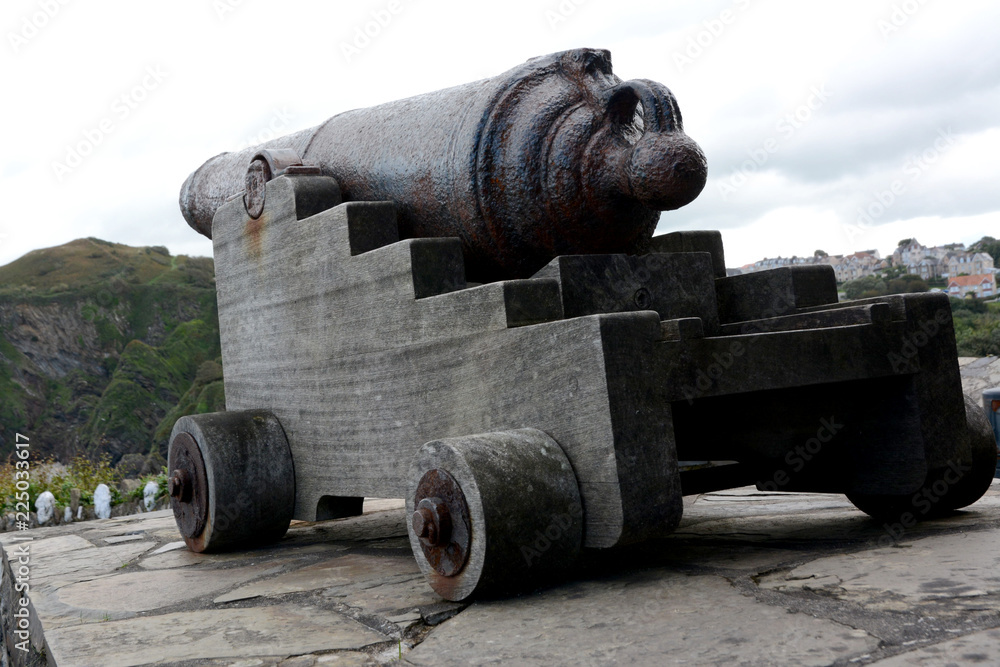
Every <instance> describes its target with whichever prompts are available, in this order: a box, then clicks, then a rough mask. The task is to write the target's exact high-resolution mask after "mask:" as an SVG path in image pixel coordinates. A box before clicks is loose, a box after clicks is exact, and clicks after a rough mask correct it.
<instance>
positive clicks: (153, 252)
mask: <svg viewBox="0 0 1000 667" xmlns="http://www.w3.org/2000/svg"><path fill="white" fill-rule="evenodd" d="M115 279H117V280H121V281H124V282H126V283H129V284H133V285H170V284H174V285H192V286H200V287H211V286H212V285H214V284H215V270H214V264H213V262H212V260H211V259H210V258H208V257H187V256H184V255H181V256H179V257H171V255H170V252H169V251H168V250H167V249H166V248H164V247H163V246H152V247H143V248H133V247H131V246H127V245H122V244H120V243H110V242H108V241H101V240H100V239H95V238H87V239H77V240H76V241H70V242H69V243H67V244H65V245H61V246H55V247H54V248H42V249H41V250H33V251H31V252H29V253H28V254H27V255H25V256H23V257H21V258H20V259H17V260H15V261H13V262H11V263H10V264H7V265H6V266H0V292H10V291H15V292H21V291H24V290H25V289H27V290H30V291H32V292H46V293H49V294H52V293H58V292H67V291H75V290H77V289H80V288H84V287H88V286H93V285H106V284H107V283H110V282H111V281H113V280H115Z"/></svg>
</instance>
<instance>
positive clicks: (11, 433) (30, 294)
mask: <svg viewBox="0 0 1000 667" xmlns="http://www.w3.org/2000/svg"><path fill="white" fill-rule="evenodd" d="M214 283H215V279H214V266H213V263H212V260H211V259H209V258H204V257H185V256H178V257H173V256H171V255H170V254H169V253H168V252H167V250H166V248H162V247H152V248H133V247H129V246H125V245H120V244H114V243H108V242H106V241H100V240H98V239H79V240H77V241H73V242H71V243H68V244H66V245H63V246H58V247H55V248H46V249H43V250H36V251H33V252H31V253H29V254H27V255H25V256H24V257H22V258H21V259H18V260H17V261H15V262H12V263H11V264H8V265H6V266H3V267H0V456H6V455H7V454H9V452H10V451H11V449H12V448H13V443H14V439H15V434H16V433H22V434H24V435H27V436H28V437H29V438H30V442H31V447H32V450H33V452H34V453H35V454H36V455H49V454H51V455H53V456H55V457H57V458H59V459H61V460H66V459H68V458H70V457H72V456H74V455H77V454H88V455H94V454H97V455H99V454H101V453H104V452H107V453H109V454H110V455H111V456H112V458H113V459H114V460H115V461H118V460H120V459H122V458H123V457H126V456H128V457H130V459H131V460H132V461H135V462H136V463H138V462H139V460H140V459H146V460H147V465H148V466H151V465H152V466H155V464H156V462H157V461H158V459H159V456H161V455H163V454H165V447H166V436H167V435H168V434H169V429H170V426H171V425H172V423H173V420H174V419H176V418H177V417H178V416H181V415H182V414H189V413H191V412H195V411H202V412H206V411H215V410H220V409H223V408H224V393H223V388H222V371H221V366H220V365H219V363H218V358H219V335H218V313H217V310H216V303H215V286H214ZM168 415H169V422H170V423H169V424H167V423H165V419H166V418H167V417H168ZM151 455H152V456H151Z"/></svg>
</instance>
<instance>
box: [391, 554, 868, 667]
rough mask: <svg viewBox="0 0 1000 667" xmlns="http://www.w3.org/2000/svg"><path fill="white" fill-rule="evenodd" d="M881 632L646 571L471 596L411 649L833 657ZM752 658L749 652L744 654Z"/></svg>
mask: <svg viewBox="0 0 1000 667" xmlns="http://www.w3.org/2000/svg"><path fill="white" fill-rule="evenodd" d="M877 645H878V640H877V639H876V638H875V637H872V636H870V635H869V634H868V633H866V632H865V631H864V630H856V629H854V628H851V627H849V626H847V625H843V624H841V623H837V622H833V621H828V620H824V619H817V618H813V617H812V616H808V615H805V614H789V613H788V612H787V611H786V610H785V609H782V608H781V607H773V606H765V605H760V604H758V603H756V602H755V601H754V600H753V598H751V597H747V596H744V595H742V594H740V592H739V591H737V590H735V589H734V588H733V586H732V584H730V583H729V582H728V581H726V580H725V579H723V578H722V577H718V576H714V575H685V574H678V573H676V572H674V571H670V570H651V571H646V572H643V573H641V574H637V575H631V576H626V577H621V578H616V579H614V580H611V581H592V582H583V583H574V584H568V585H564V586H561V587H559V588H556V589H554V590H550V591H547V592H545V593H543V594H541V595H538V596H534V597H531V598H527V599H518V600H513V601H502V602H491V603H486V604H478V605H473V607H471V608H470V609H468V610H466V611H465V612H463V613H462V614H459V615H458V616H457V617H456V618H454V619H452V620H451V621H448V622H447V623H446V624H445V625H443V626H442V627H441V628H440V629H438V630H436V631H435V632H433V633H432V634H431V635H430V636H429V637H428V638H427V639H426V640H425V641H424V642H423V643H422V644H420V646H418V647H417V648H416V649H414V650H413V652H412V653H410V655H409V658H408V659H409V661H410V662H411V663H413V664H417V665H438V664H441V663H440V656H441V655H447V656H449V658H450V659H451V660H453V661H454V663H453V664H467V665H482V664H505V663H510V664H515V663H516V664H522V665H551V664H560V663H564V662H569V661H571V662H572V663H573V664H575V665H608V664H613V663H619V662H621V663H627V662H633V661H634V662H637V663H639V664H642V663H645V662H646V661H648V660H650V659H651V658H652V657H653V656H660V658H661V660H663V662H662V664H670V663H672V662H674V660H675V659H677V658H678V657H680V656H683V660H684V661H686V662H689V663H691V664H700V665H705V664H708V665H715V664H719V665H735V664H789V665H816V666H819V665H829V664H832V663H833V662H835V661H837V660H839V659H850V658H854V657H857V656H860V655H865V654H867V653H870V652H871V651H872V650H874V649H875V648H876V647H877ZM748 658H750V660H749V661H748V660H747V659H748Z"/></svg>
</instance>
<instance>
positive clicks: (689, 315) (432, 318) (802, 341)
mask: <svg viewBox="0 0 1000 667" xmlns="http://www.w3.org/2000/svg"><path fill="white" fill-rule="evenodd" d="M263 194H264V196H263V202H264V205H263V209H262V211H261V213H260V215H259V216H257V217H256V218H255V217H252V216H251V215H250V214H248V212H247V209H246V204H245V201H244V199H243V198H234V199H232V200H231V201H229V202H228V203H227V204H225V205H223V206H222V207H221V208H220V209H219V210H218V212H217V213H216V215H215V220H214V230H213V237H214V244H215V259H216V271H217V284H218V295H219V313H220V327H221V334H222V344H223V361H224V367H225V370H226V403H227V407H228V408H229V412H227V413H222V414H224V415H226V416H227V417H226V419H227V420H228V421H226V424H227V426H225V428H223V427H222V426H220V423H221V422H220V421H219V420H220V419H221V418H222V417H220V415H199V416H191V417H186V418H184V419H183V420H181V421H179V422H178V424H177V426H176V427H175V429H174V434H173V436H172V440H171V452H170V462H171V467H172V469H173V467H174V466H175V465H176V466H177V472H176V473H175V474H174V479H175V481H174V482H172V484H171V493H172V495H173V505H174V509H175V513H176V515H177V517H178V525H179V526H180V527H181V530H182V532H183V533H184V536H185V539H186V540H187V542H188V544H189V545H190V546H191V548H193V549H197V550H214V549H222V548H232V547H234V546H237V545H250V544H254V543H259V542H262V541H266V540H273V539H277V538H278V537H280V535H281V534H282V533H283V532H284V530H285V529H286V528H287V526H288V522H289V521H290V520H291V518H293V517H294V518H297V519H304V520H317V519H328V518H337V517H343V516H350V515H353V514H358V513H360V511H361V501H362V499H363V497H365V496H375V497H396V498H398V497H404V498H406V502H407V511H408V517H409V532H410V542H411V546H412V547H413V551H414V555H415V557H416V559H417V561H418V563H419V564H420V567H421V569H422V570H423V571H424V572H425V574H426V575H427V578H428V581H429V583H430V584H431V585H432V586H433V587H434V589H435V590H436V591H437V592H438V593H439V594H441V595H442V596H443V597H445V598H448V599H454V600H460V599H465V598H467V597H469V596H472V595H484V594H508V593H510V592H513V591H515V590H518V589H520V588H524V587H527V586H532V585H536V584H539V583H544V582H546V581H548V580H550V579H553V578H556V577H558V576H563V573H564V572H565V571H566V570H567V566H568V565H569V564H570V563H571V562H572V561H573V560H574V559H575V558H576V556H577V554H578V553H579V552H580V550H581V548H595V549H605V548H611V547H614V546H617V545H622V544H627V543H633V542H637V541H642V540H648V539H652V538H657V537H662V536H665V535H668V534H669V533H671V532H672V531H673V530H674V529H675V528H676V526H677V524H678V522H679V520H680V518H681V513H682V496H683V495H685V494H691V493H699V492H704V491H708V490H715V489H721V488H728V487H732V486H738V485H742V484H747V483H757V484H758V486H759V487H760V488H765V489H771V490H780V491H807V490H808V491H822V492H831V493H845V494H847V495H848V497H849V498H851V499H852V501H854V502H855V504H857V505H858V506H859V507H860V508H861V509H863V510H864V511H866V512H869V513H871V514H873V515H876V516H894V517H896V520H899V518H900V517H901V516H903V514H905V513H909V514H910V516H911V517H912V518H913V519H914V520H919V519H922V518H927V517H929V516H932V515H934V514H937V513H940V512H942V511H948V510H951V509H955V508H958V507H961V506H964V505H967V504H969V503H971V502H974V501H975V500H976V499H978V498H979V497H980V496H981V495H982V494H983V493H984V492H985V491H986V489H987V488H988V487H989V484H990V481H991V479H992V476H993V471H994V467H995V458H996V448H995V445H994V444H993V442H992V438H987V437H984V436H983V433H984V432H985V433H987V434H988V429H987V430H986V431H984V430H983V429H982V423H980V422H982V421H984V417H983V416H982V414H981V411H979V410H977V409H975V407H976V406H974V405H973V407H972V408H969V407H968V405H966V404H965V403H964V402H963V397H962V391H961V383H960V379H959V374H958V366H957V361H956V351H955V343H954V332H953V330H952V323H951V315H950V309H949V305H948V300H947V299H948V298H947V296H945V295H941V294H915V295H900V296H892V297H887V298H881V299H869V300H863V301H857V302H850V303H845V304H841V303H838V302H837V291H836V285H835V282H834V277H833V272H832V269H830V268H829V267H810V268H807V269H789V268H785V269H777V270H774V271H767V272H761V273H757V274H751V275H746V276H734V277H725V271H724V261H723V257H722V244H721V239H720V237H719V235H718V233H717V232H694V233H675V234H668V235H666V236H661V237H654V238H653V239H652V241H651V242H650V250H651V252H648V253H646V254H641V255H624V254H607V255H569V256H560V257H557V258H555V259H553V260H552V261H551V262H550V263H549V264H548V265H546V266H545V267H544V268H542V269H541V270H540V271H538V272H537V273H535V274H534V276H532V277H530V278H527V279H517V280H503V281H497V282H491V283H487V284H483V285H477V284H473V283H469V282H467V281H466V274H465V266H464V262H465V258H464V256H463V247H462V242H461V241H460V240H459V239H457V238H406V239H402V240H401V239H400V238H399V227H398V221H397V209H396V206H395V205H394V204H393V203H391V202H347V203H341V201H340V190H339V188H338V186H337V183H336V182H335V181H334V180H333V179H332V178H329V177H327V176H323V175H317V174H310V173H297V174H296V173H290V174H287V175H283V176H280V177H278V178H275V179H273V180H271V181H269V182H267V183H266V185H264V191H263ZM217 450H218V451H217ZM220 451H222V452H225V453H224V454H220ZM199 457H200V458H199ZM945 481H946V483H945ZM925 488H930V489H932V492H933V493H934V498H935V502H934V504H933V506H932V507H929V508H928V510H927V511H926V512H922V511H921V509H922V507H923V506H922V505H915V504H914V503H913V502H912V499H913V498H915V497H916V494H920V493H921V491H922V490H923V489H925ZM942 489H943V492H942V493H938V491H942ZM241 493H242V495H241ZM293 499H294V500H293ZM277 524H281V525H277ZM206 531H207V532H206ZM539 535H540V536H542V537H543V538H544V540H543V541H544V543H545V544H544V548H539V539H538V536H539Z"/></svg>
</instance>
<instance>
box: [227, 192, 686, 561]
mask: <svg viewBox="0 0 1000 667" xmlns="http://www.w3.org/2000/svg"><path fill="white" fill-rule="evenodd" d="M282 180H283V179H280V178H279V179H276V180H275V181H272V182H271V183H269V184H268V191H267V210H265V214H264V215H263V216H261V219H260V220H259V221H258V222H257V223H254V226H253V229H252V230H248V225H247V222H246V220H245V219H244V215H243V212H242V207H240V206H238V202H236V203H234V204H233V205H232V206H231V207H229V208H224V209H222V210H221V211H220V213H219V214H218V215H217V217H216V222H215V230H214V236H215V246H216V247H215V252H216V267H217V269H216V270H217V274H218V283H219V304H220V327H221V331H222V337H223V357H224V365H225V368H226V400H227V406H228V407H229V408H230V409H245V408H255V407H256V408H264V409H268V410H271V411H272V412H274V414H275V415H276V416H277V417H278V418H279V420H280V421H281V423H282V425H283V426H284V428H285V431H286V433H287V435H288V440H289V443H290V446H291V449H292V455H293V460H294V463H295V469H296V482H297V489H296V509H295V516H296V517H298V518H305V519H312V518H315V516H316V511H317V506H318V505H319V504H320V503H321V499H322V498H323V497H324V496H342V497H353V496H361V495H369V496H371V495H374V496H383V497H401V496H402V494H403V493H404V489H405V486H406V479H405V475H406V473H407V469H408V466H409V464H410V461H411V458H412V456H413V453H414V452H415V451H416V450H417V449H418V448H419V447H420V446H421V445H423V444H424V443H425V442H427V441H429V440H433V439H438V438H445V437H455V436H463V435H469V434H475V433H488V432H492V431H499V430H508V429H516V428H524V427H532V428H537V429H540V430H543V431H545V432H547V433H548V434H549V435H550V436H551V437H553V438H554V439H555V440H556V441H557V442H559V443H560V445H561V446H562V447H563V448H564V449H565V451H566V453H567V455H568V457H569V458H570V461H571V462H572V464H573V467H574V471H575V473H576V475H577V478H578V480H579V482H580V488H581V494H582V497H583V503H584V506H585V516H586V535H587V537H586V544H587V545H588V546H593V547H608V546H613V545H614V544H617V543H619V542H620V541H622V540H624V539H631V537H632V536H634V535H646V534H650V533H662V532H665V531H663V530H661V529H662V528H663V527H666V528H668V529H672V527H673V524H674V523H676V519H677V518H679V508H680V502H679V485H678V484H676V483H675V480H676V465H675V458H676V457H675V456H674V455H673V450H672V444H671V441H670V434H669V406H666V405H660V406H653V405H649V406H646V407H647V409H648V410H650V411H654V410H655V409H658V410H659V411H660V412H661V413H665V415H666V417H657V418H654V419H650V420H649V425H648V426H642V427H636V428H631V427H627V426H626V427H619V430H620V432H616V430H615V426H614V424H613V422H615V420H617V421H618V422H621V421H622V420H623V419H624V416H623V415H624V407H622V406H624V405H625V404H626V403H627V402H628V401H631V400H632V397H631V396H625V395H624V394H622V393H621V390H619V389H617V388H611V389H609V380H608V378H607V373H608V364H607V358H608V355H609V354H610V353H608V351H607V350H606V349H605V347H604V345H603V343H602V318H601V317H600V316H594V317H584V318H576V319H572V320H562V319H561V317H562V315H563V312H562V303H561V301H560V299H559V291H558V283H557V282H556V281H555V280H552V279H533V280H524V281H506V282H499V283H490V284H488V285H483V286H480V287H475V288H468V289H463V287H464V286H465V285H464V276H462V280H458V279H457V277H456V274H455V262H454V261H453V260H454V255H453V253H452V249H451V243H450V240H448V239H419V240H415V239H409V240H404V241H400V242H398V243H392V244H390V245H385V246H380V245H379V244H378V243H369V244H367V245H368V246H369V247H372V249H370V250H368V251H367V252H361V253H356V252H355V253H354V254H352V252H354V251H356V250H357V246H358V243H357V242H352V241H351V239H352V238H355V239H356V238H357V237H358V234H357V233H355V234H354V236H353V237H352V235H351V232H350V230H351V229H352V228H354V229H355V230H356V231H357V229H360V228H361V227H363V224H364V218H365V216H366V215H368V212H369V211H374V212H375V213H377V216H376V217H377V219H378V220H382V221H383V224H384V220H385V213H384V209H380V208H378V207H377V206H375V207H372V206H368V207H364V206H356V205H351V204H348V205H342V206H340V207H337V208H335V209H332V210H329V211H324V212H322V213H319V214H317V215H314V216H312V217H310V218H307V219H303V220H297V221H296V220H294V218H289V217H288V216H285V217H279V216H276V215H275V214H274V211H275V210H283V209H284V210H287V209H288V208H290V207H292V206H293V205H294V193H293V192H292V191H291V189H289V188H287V187H286V186H283V185H281V181H282ZM272 190H273V192H272ZM251 231H252V233H250V232H251ZM380 237H381V238H387V235H386V234H384V233H382V234H381V235H380ZM352 243H354V246H355V247H354V248H353V249H352ZM414 248H417V249H418V250H417V251H415V250H414ZM439 260H440V261H439ZM415 276H416V277H415ZM420 276H423V277H422V278H421V277H420ZM421 281H423V284H424V285H432V286H436V287H434V288H432V289H429V290H423V291H422V290H421V288H420V284H421ZM415 285H416V287H415ZM442 288H443V289H442ZM440 292H444V293H440ZM427 293H431V294H434V293H437V295H434V296H426V297H424V298H419V297H421V296H423V295H424V294H427ZM621 317H625V318H626V319H628V318H632V319H635V318H638V319H639V320H641V321H643V322H645V321H646V320H650V321H651V322H652V324H653V326H652V327H651V328H649V327H648V323H647V324H646V325H644V326H645V327H646V328H649V332H648V333H647V334H646V335H645V338H644V339H643V340H644V341H645V342H644V343H637V344H640V345H645V347H646V350H645V354H646V356H647V357H648V355H649V354H651V353H652V348H653V345H654V343H655V341H656V339H657V338H658V337H659V331H660V329H659V319H658V318H657V316H656V314H655V313H649V312H646V313H635V314H629V315H625V316H621ZM547 320H548V322H547V323H546V321H547ZM538 322H542V323H540V324H539V323H538ZM512 327H518V328H512ZM612 356H613V354H612ZM619 365H620V364H619ZM615 392H618V393H615ZM665 420H666V421H665ZM650 433H655V434H656V437H657V438H660V439H662V440H663V441H664V443H665V445H664V447H663V448H662V450H661V451H650V452H649V453H648V454H647V455H646V456H645V458H643V457H642V456H641V455H640V454H641V452H640V451H638V450H637V448H639V446H640V443H641V444H642V445H643V446H644V447H646V448H647V449H650V450H656V449H657V447H656V442H655V441H653V445H650V444H649V443H650V438H649V434H650ZM625 479H627V484H628V486H629V487H630V490H629V491H628V492H627V493H626V496H627V503H623V500H622V483H621V480H625ZM675 487H676V493H677V497H676V498H673V497H669V496H671V494H672V493H673V490H674V488H675ZM654 492H655V495H654V496H651V497H650V498H648V499H644V496H645V495H646V494H649V493H654ZM661 496H662V497H663V498H665V500H663V501H662V502H661V501H660V500H658V499H657V498H659V497H661ZM623 506H624V509H623Z"/></svg>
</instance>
